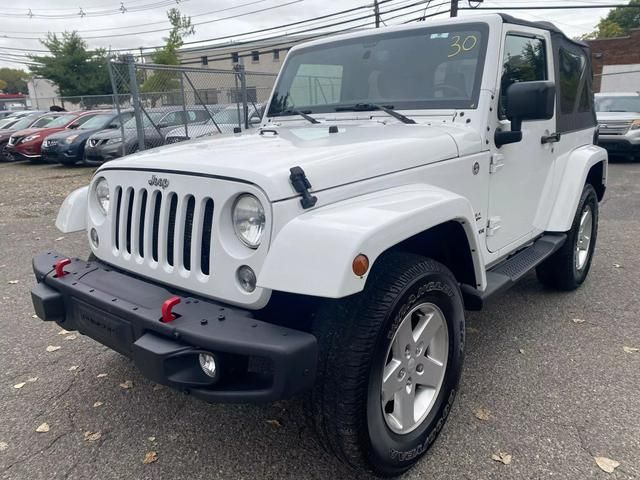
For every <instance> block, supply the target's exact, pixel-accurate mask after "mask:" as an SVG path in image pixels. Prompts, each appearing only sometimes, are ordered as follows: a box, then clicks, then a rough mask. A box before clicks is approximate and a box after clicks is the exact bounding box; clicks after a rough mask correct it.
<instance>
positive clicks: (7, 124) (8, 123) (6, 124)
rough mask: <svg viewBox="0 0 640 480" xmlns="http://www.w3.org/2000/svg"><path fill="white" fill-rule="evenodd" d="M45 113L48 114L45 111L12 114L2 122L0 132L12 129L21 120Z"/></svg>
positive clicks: (24, 111)
mask: <svg viewBox="0 0 640 480" xmlns="http://www.w3.org/2000/svg"><path fill="white" fill-rule="evenodd" d="M43 113H47V112H45V111H40V110H37V111H34V110H23V111H20V112H11V114H10V115H7V116H6V117H4V118H3V119H2V120H0V130H4V129H7V128H11V127H12V126H13V125H15V124H16V123H17V122H18V121H19V120H20V119H22V118H24V117H36V116H40V115H42V114H43Z"/></svg>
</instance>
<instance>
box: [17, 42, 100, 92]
mask: <svg viewBox="0 0 640 480" xmlns="http://www.w3.org/2000/svg"><path fill="white" fill-rule="evenodd" d="M42 44H43V45H44V46H45V47H47V49H48V50H49V52H51V55H47V56H35V55H32V56H30V58H31V59H32V60H33V61H34V62H37V63H38V65H33V66H30V67H29V68H30V69H31V72H32V73H33V74H35V75H38V76H40V77H43V78H46V79H48V80H51V81H52V82H53V83H55V84H56V85H57V87H58V90H59V91H60V95H61V96H80V95H110V94H111V81H110V79H109V71H108V67H107V52H106V50H104V49H97V50H93V51H89V50H87V44H86V42H85V41H84V40H83V39H82V38H81V37H80V36H79V35H78V34H77V32H70V33H69V32H64V33H63V34H62V36H61V37H58V36H57V35H55V34H49V35H47V39H46V40H44V41H42Z"/></svg>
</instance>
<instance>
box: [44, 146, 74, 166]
mask: <svg viewBox="0 0 640 480" xmlns="http://www.w3.org/2000/svg"><path fill="white" fill-rule="evenodd" d="M41 153H42V158H43V159H44V160H45V161H46V162H49V163H59V162H62V163H64V162H71V161H75V162H78V161H80V160H82V148H81V147H80V145H75V144H65V143H59V144H57V145H52V146H46V147H45V146H43V147H42V149H41Z"/></svg>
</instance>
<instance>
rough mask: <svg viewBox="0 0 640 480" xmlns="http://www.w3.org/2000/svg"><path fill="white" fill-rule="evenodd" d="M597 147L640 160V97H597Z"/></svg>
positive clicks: (631, 95) (635, 93) (602, 94)
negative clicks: (598, 131) (598, 130)
mask: <svg viewBox="0 0 640 480" xmlns="http://www.w3.org/2000/svg"><path fill="white" fill-rule="evenodd" d="M595 97H596V102H595V107H596V115H597V117H598V124H599V126H600V134H599V139H598V144H599V145H600V146H601V147H604V148H606V149H607V150H608V151H609V153H620V154H628V155H633V156H636V157H638V156H640V93H639V92H632V93H597V94H596V95H595Z"/></svg>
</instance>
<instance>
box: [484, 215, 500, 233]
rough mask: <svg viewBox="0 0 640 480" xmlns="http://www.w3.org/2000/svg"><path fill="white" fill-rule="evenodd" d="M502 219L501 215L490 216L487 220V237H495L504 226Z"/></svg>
mask: <svg viewBox="0 0 640 480" xmlns="http://www.w3.org/2000/svg"><path fill="white" fill-rule="evenodd" d="M501 224H502V219H501V218H500V217H490V218H489V221H488V222H487V237H493V236H494V235H495V234H496V233H497V232H498V230H500V228H501V227H502V225H501Z"/></svg>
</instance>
